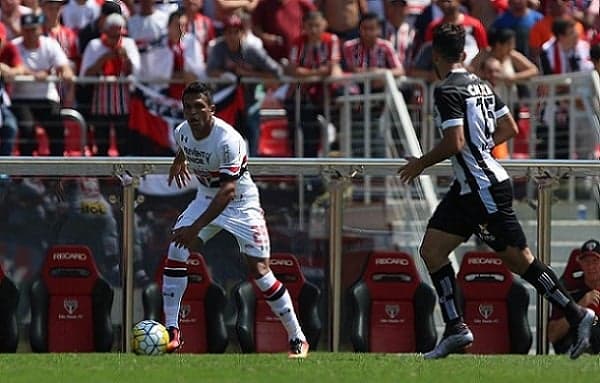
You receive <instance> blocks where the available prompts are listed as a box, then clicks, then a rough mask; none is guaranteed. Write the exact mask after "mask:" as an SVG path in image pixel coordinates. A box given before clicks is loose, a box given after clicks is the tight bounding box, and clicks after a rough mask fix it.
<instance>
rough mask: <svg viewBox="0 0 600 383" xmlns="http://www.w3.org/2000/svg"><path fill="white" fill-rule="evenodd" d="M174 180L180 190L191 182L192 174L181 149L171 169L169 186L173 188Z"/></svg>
mask: <svg viewBox="0 0 600 383" xmlns="http://www.w3.org/2000/svg"><path fill="white" fill-rule="evenodd" d="M173 180H175V183H176V184H177V187H179V188H180V189H181V188H182V187H184V186H185V185H187V182H188V181H189V180H190V173H189V172H188V170H187V165H186V163H185V154H184V153H183V150H181V149H180V150H179V151H178V152H177V154H176V155H175V158H174V159H173V163H172V164H171V168H170V169H169V179H168V183H169V186H171V184H172V183H173Z"/></svg>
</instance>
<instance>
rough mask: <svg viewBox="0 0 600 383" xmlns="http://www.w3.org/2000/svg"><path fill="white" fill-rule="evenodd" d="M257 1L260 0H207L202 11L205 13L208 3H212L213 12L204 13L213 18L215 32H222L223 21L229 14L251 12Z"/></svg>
mask: <svg viewBox="0 0 600 383" xmlns="http://www.w3.org/2000/svg"><path fill="white" fill-rule="evenodd" d="M259 2H260V0H209V1H205V6H204V11H205V13H206V10H207V8H208V7H207V5H208V3H213V4H214V6H213V8H214V14H208V13H206V15H207V16H209V17H211V18H212V19H213V24H214V26H215V29H216V30H217V32H222V31H223V21H225V20H227V18H228V17H229V16H231V15H232V14H234V13H236V12H238V11H243V12H244V13H247V14H252V12H253V11H254V9H256V6H257V5H258V3H259ZM219 35H220V33H219Z"/></svg>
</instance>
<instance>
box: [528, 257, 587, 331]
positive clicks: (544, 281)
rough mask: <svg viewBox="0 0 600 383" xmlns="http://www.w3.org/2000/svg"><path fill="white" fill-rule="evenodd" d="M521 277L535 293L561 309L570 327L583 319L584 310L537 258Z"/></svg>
mask: <svg viewBox="0 0 600 383" xmlns="http://www.w3.org/2000/svg"><path fill="white" fill-rule="evenodd" d="M521 277H523V279H525V280H526V281H527V282H529V283H531V284H532V285H533V287H535V289H536V290H537V292H538V293H539V294H541V295H543V296H544V297H546V299H548V300H549V301H550V302H551V303H552V304H554V305H557V306H559V307H561V308H562V310H563V312H564V313H565V318H566V319H567V321H568V322H569V324H570V325H572V326H573V325H576V324H577V323H579V321H580V320H581V318H583V315H584V314H585V312H584V310H583V309H582V308H581V307H579V305H578V304H577V303H575V301H574V300H573V298H572V297H571V295H570V294H569V293H568V292H567V290H566V289H565V288H564V286H563V285H562V284H561V283H560V281H559V280H558V278H557V277H556V274H555V273H554V271H552V269H551V268H549V267H548V266H547V265H545V264H543V263H542V262H540V261H539V260H538V259H537V258H536V259H534V260H533V263H532V264H531V265H529V268H528V269H527V270H526V271H525V273H523V275H522V276H521Z"/></svg>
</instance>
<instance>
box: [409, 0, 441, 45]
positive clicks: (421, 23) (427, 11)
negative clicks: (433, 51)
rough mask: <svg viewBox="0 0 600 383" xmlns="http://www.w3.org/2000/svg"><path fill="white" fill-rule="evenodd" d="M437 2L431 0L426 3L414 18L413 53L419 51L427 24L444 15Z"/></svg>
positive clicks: (423, 40)
mask: <svg viewBox="0 0 600 383" xmlns="http://www.w3.org/2000/svg"><path fill="white" fill-rule="evenodd" d="M437 3H438V1H437V0H431V3H430V4H429V5H427V6H426V7H425V8H424V9H423V11H422V12H421V13H420V14H419V15H418V16H417V17H416V19H415V23H414V27H415V41H414V49H415V50H414V51H413V53H414V54H415V55H416V54H417V53H419V52H420V51H421V47H422V45H423V43H425V32H426V31H427V27H428V26H429V24H431V22H432V21H434V20H437V19H439V18H441V17H442V16H444V14H443V13H442V9H441V8H440V7H439V5H438V4H437Z"/></svg>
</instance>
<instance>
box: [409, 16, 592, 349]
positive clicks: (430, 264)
mask: <svg viewBox="0 0 600 383" xmlns="http://www.w3.org/2000/svg"><path fill="white" fill-rule="evenodd" d="M432 46H433V55H432V58H433V65H434V68H435V71H436V74H437V76H438V77H439V78H440V79H441V82H440V83H439V84H438V85H437V86H436V88H435V90H434V102H435V121H436V125H437V126H438V127H439V128H440V130H441V131H442V134H443V138H442V140H441V141H440V143H438V145H437V146H436V147H434V148H433V149H432V150H430V151H429V152H428V153H425V154H424V155H423V156H422V157H420V158H411V159H409V160H408V163H407V164H406V165H404V166H403V167H401V168H400V170H399V172H398V173H399V174H400V179H401V180H402V181H403V182H410V181H412V180H413V179H414V178H415V177H417V176H418V175H419V174H421V172H422V171H423V170H424V169H426V168H428V167H429V166H432V165H434V164H436V163H438V162H440V161H443V160H445V159H448V158H449V159H450V160H451V162H452V167H453V169H454V175H455V180H454V183H453V185H452V187H451V188H450V190H449V191H448V194H446V196H445V197H444V199H443V200H442V201H441V202H440V204H439V205H438V207H437V209H436V210H435V212H434V213H433V216H432V217H431V219H430V220H429V223H428V224H427V231H426V232H425V237H424V238H423V242H422V244H421V248H420V253H421V257H423V259H424V260H425V263H426V264H427V268H428V270H429V272H430V273H431V280H432V281H433V284H434V285H435V289H436V291H437V294H438V298H439V303H440V307H441V309H442V315H443V317H444V322H445V324H446V330H445V331H444V336H443V338H442V340H441V341H440V342H439V344H438V345H437V346H436V347H435V348H434V349H433V350H432V351H430V352H428V353H426V354H425V355H424V357H425V358H426V359H438V358H444V357H446V356H447V355H448V354H450V353H455V352H460V351H461V350H463V349H464V348H466V347H469V346H470V345H471V344H472V343H473V333H472V332H471V330H470V329H469V327H467V325H466V324H465V322H464V319H463V316H462V313H461V310H460V305H459V304H458V302H457V299H456V277H455V274H454V270H453V268H452V264H451V263H450V262H449V260H448V256H449V254H450V253H451V252H452V251H454V249H456V248H457V247H458V246H459V245H460V244H461V243H462V242H464V241H466V240H468V239H469V237H471V235H472V234H476V235H477V236H478V237H480V238H481V239H482V240H483V241H485V242H486V243H487V244H488V245H489V246H490V247H491V248H492V249H494V250H495V251H496V253H497V254H498V256H499V257H500V258H502V260H503V261H504V264H506V266H508V268H510V269H511V271H512V272H514V273H516V274H519V275H520V276H521V277H522V278H523V279H524V280H526V281H527V282H529V283H531V284H532V285H533V286H534V287H535V289H536V290H537V292H538V293H539V294H542V295H543V296H544V297H546V298H547V299H548V300H549V301H550V302H552V304H553V305H554V306H556V307H559V308H560V309H561V310H562V311H563V312H564V313H565V317H566V319H567V321H568V322H569V325H570V327H571V329H572V330H573V332H574V333H575V334H577V335H576V340H575V341H574V343H573V346H572V347H571V349H570V351H569V354H570V357H571V359H575V358H578V357H579V356H580V355H581V354H582V353H583V352H584V351H585V350H586V349H587V348H588V347H589V346H590V333H591V329H592V326H593V324H594V322H595V321H596V315H595V313H594V311H592V310H590V309H586V308H583V307H581V306H579V305H578V304H577V303H576V302H575V301H574V300H573V298H572V297H571V296H570V295H569V293H568V292H567V291H566V290H565V288H564V287H563V286H562V284H561V283H560V282H559V281H558V278H557V277H556V274H555V273H554V271H552V269H550V268H549V267H548V266H546V265H545V264H543V263H542V262H540V261H539V260H538V259H537V258H535V257H534V256H533V254H532V253H531V250H530V249H529V247H528V246H527V239H526V238H525V234H524V233H523V229H522V228H521V224H520V223H519V221H518V219H517V217H516V215H515V212H514V210H513V207H512V202H513V199H514V197H513V191H512V185H511V183H510V178H509V176H508V173H507V172H506V170H504V168H503V167H502V165H500V164H499V163H498V162H497V161H496V160H495V159H494V158H493V156H492V154H491V150H492V149H493V147H494V146H495V145H498V144H501V143H503V142H505V141H506V140H508V139H510V138H511V137H513V136H514V135H516V134H517V132H518V128H517V124H516V123H515V121H514V119H513V118H512V116H511V114H510V111H509V110H508V108H507V107H506V105H505V104H504V103H503V102H502V100H501V99H500V98H499V97H498V96H497V95H496V94H495V93H494V92H493V90H492V89H491V87H490V85H488V84H487V83H485V82H484V81H482V80H481V79H480V78H479V77H477V76H476V75H474V74H472V73H469V72H467V71H466V70H465V68H464V66H463V61H464V59H465V52H464V47H465V30H464V28H463V27H462V26H460V25H454V24H448V23H445V24H442V25H440V26H439V27H438V28H437V29H435V31H434V33H433V45H432Z"/></svg>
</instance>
